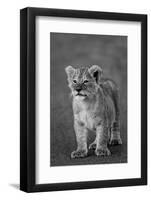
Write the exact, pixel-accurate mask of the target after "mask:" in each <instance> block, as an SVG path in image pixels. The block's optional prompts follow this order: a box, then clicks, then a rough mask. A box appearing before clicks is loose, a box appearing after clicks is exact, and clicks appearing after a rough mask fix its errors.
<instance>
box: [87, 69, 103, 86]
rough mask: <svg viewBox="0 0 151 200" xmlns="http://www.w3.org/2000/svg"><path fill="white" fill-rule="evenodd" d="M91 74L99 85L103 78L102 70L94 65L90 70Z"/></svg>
mask: <svg viewBox="0 0 151 200" xmlns="http://www.w3.org/2000/svg"><path fill="white" fill-rule="evenodd" d="M89 73H90V75H91V76H92V77H94V78H95V80H96V82H97V83H99V82H100V80H101V77H102V73H103V71H102V68H101V67H99V66H98V65H92V67H90V68H89Z"/></svg>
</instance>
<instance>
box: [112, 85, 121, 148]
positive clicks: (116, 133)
mask: <svg viewBox="0 0 151 200" xmlns="http://www.w3.org/2000/svg"><path fill="white" fill-rule="evenodd" d="M112 100H113V104H114V108H115V121H114V122H113V123H112V126H111V135H110V142H109V144H110V145H118V144H122V140H121V136H120V102H119V101H120V100H119V92H118V89H117V88H114V90H113V91H112Z"/></svg>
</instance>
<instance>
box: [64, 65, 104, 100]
mask: <svg viewBox="0 0 151 200" xmlns="http://www.w3.org/2000/svg"><path fill="white" fill-rule="evenodd" d="M65 71H66V73H67V76H68V83H69V87H70V89H71V92H72V95H73V97H78V98H80V99H85V98H91V97H93V96H94V95H95V94H96V93H97V90H98V86H99V82H100V79H101V76H102V69H101V67H99V66H97V65H93V66H92V67H90V68H88V67H81V68H76V69H75V68H73V67H72V66H68V67H66V68H65Z"/></svg>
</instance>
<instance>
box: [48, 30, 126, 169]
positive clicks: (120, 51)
mask: <svg viewBox="0 0 151 200" xmlns="http://www.w3.org/2000/svg"><path fill="white" fill-rule="evenodd" d="M50 52H51V53H50V54H51V55H50V57H51V58H50V68H51V70H50V71H51V74H50V77H51V78H50V80H51V81H50V84H51V91H50V96H51V98H50V101H51V102H50V103H51V106H50V109H51V111H50V112H51V116H50V130H51V131H50V134H51V137H50V140H51V141H50V165H51V166H65V165H84V164H104V163H125V162H127V156H128V155H127V37H126V36H103V35H82V34H64V33H50ZM93 64H97V65H99V66H101V67H102V68H103V72H104V77H108V78H111V79H113V80H114V81H115V82H116V83H117V85H118V86H119V89H120V109H121V137H122V141H123V144H122V145H121V146H114V147H109V149H110V150H111V153H112V155H111V156H109V157H96V156H95V155H94V152H93V151H90V152H89V154H88V157H86V158H83V159H71V158H70V154H71V152H72V151H73V150H75V149H76V138H75V134H74V130H73V114H72V104H71V103H72V99H71V97H70V90H69V88H68V84H67V77H66V73H65V70H64V69H65V67H66V66H68V65H72V66H74V67H80V66H91V65H93ZM94 137H95V135H94V134H93V133H91V132H90V133H89V136H88V143H90V142H92V141H93V140H94Z"/></svg>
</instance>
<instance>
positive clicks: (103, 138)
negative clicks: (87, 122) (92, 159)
mask: <svg viewBox="0 0 151 200" xmlns="http://www.w3.org/2000/svg"><path fill="white" fill-rule="evenodd" d="M95 141H96V150H95V154H96V155H97V156H109V155H111V153H110V150H109V149H108V147H107V142H108V128H107V126H106V125H105V124H100V125H98V126H97V127H96V140H95Z"/></svg>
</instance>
